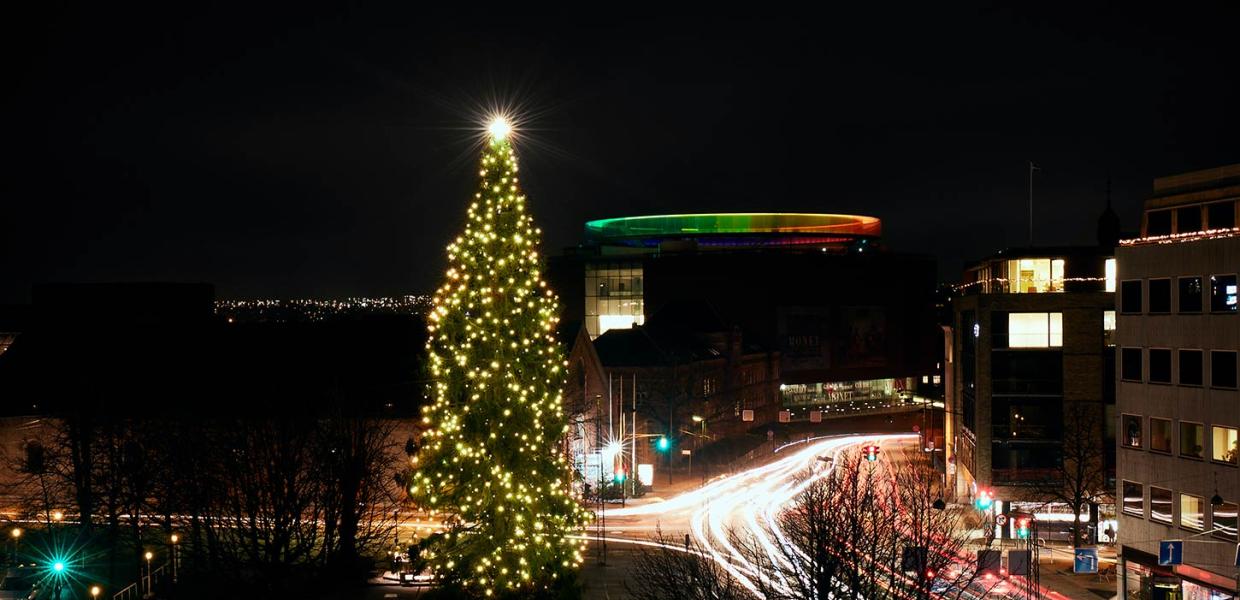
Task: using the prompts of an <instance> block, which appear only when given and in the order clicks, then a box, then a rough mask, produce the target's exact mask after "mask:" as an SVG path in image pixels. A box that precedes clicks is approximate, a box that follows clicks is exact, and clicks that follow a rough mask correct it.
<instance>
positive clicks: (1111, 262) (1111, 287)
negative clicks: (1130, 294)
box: [1106, 258, 1117, 292]
mask: <svg viewBox="0 0 1240 600" xmlns="http://www.w3.org/2000/svg"><path fill="white" fill-rule="evenodd" d="M1116 273H1117V271H1116V268H1115V259H1114V258H1108V259H1107V262H1106V277H1107V287H1106V290H1107V291H1108V292H1114V291H1115V275H1116Z"/></svg>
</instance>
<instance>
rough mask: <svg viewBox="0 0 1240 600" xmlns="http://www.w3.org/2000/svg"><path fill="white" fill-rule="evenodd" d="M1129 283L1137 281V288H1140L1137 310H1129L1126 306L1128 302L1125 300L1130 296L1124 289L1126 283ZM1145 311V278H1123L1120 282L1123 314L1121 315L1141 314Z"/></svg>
mask: <svg viewBox="0 0 1240 600" xmlns="http://www.w3.org/2000/svg"><path fill="white" fill-rule="evenodd" d="M1129 283H1136V284H1137V288H1138V290H1137V298H1138V300H1137V302H1138V306H1137V310H1128V307H1126V306H1125V304H1126V302H1125V300H1126V299H1127V298H1128V293H1127V292H1125V291H1124V287H1125V284H1129ZM1144 312H1145V280H1143V279H1123V280H1120V282H1119V314H1121V315H1139V314H1141V313H1144Z"/></svg>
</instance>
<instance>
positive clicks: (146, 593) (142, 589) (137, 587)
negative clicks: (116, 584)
mask: <svg viewBox="0 0 1240 600" xmlns="http://www.w3.org/2000/svg"><path fill="white" fill-rule="evenodd" d="M169 564H170V563H167V562H165V563H164V564H162V565H159V567H157V568H156V569H155V570H154V571H151V572H150V573H148V574H146V575H143V576H142V579H140V580H138V581H135V582H133V583H131V584H129V585H127V586H125V588H124V589H122V590H121V591H119V592H116V593H115V594H112V600H138V599H139V598H149V597H150V596H152V595H153V590H154V589H155V586H156V585H159V583H160V582H161V581H163V579H164V576H165V574H166V573H167V572H168V567H169Z"/></svg>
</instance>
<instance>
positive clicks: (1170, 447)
mask: <svg viewBox="0 0 1240 600" xmlns="http://www.w3.org/2000/svg"><path fill="white" fill-rule="evenodd" d="M1154 421H1161V422H1163V423H1166V424H1167V449H1166V450H1162V449H1160V448H1155V447H1154ZM1146 427H1147V429H1149V437H1150V443H1149V444H1148V445H1147V446H1146V447H1147V448H1148V449H1149V451H1150V452H1155V453H1158V454H1163V455H1166V456H1171V455H1172V454H1173V451H1174V449H1175V442H1176V437H1175V421H1174V420H1172V419H1170V418H1166V419H1164V418H1163V417H1150V422H1149V425H1147V426H1146Z"/></svg>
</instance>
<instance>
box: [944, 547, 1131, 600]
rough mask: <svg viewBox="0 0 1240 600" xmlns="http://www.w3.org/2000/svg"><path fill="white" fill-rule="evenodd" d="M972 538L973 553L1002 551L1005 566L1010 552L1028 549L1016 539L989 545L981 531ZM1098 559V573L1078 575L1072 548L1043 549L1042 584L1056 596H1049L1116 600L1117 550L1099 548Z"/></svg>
mask: <svg viewBox="0 0 1240 600" xmlns="http://www.w3.org/2000/svg"><path fill="white" fill-rule="evenodd" d="M968 535H969V539H970V543H969V545H968V546H967V548H968V551H969V552H970V553H973V552H976V551H977V550H981V549H983V548H987V547H989V548H990V549H992V550H1000V551H1002V552H1003V556H1004V564H1005V565H1006V562H1007V552H1008V550H1018V549H1021V548H1022V547H1023V546H1024V544H1023V542H1022V543H1021V544H1020V545H1019V546H1017V545H1014V544H1013V543H1012V540H995V542H994V543H993V544H991V545H990V546H986V544H985V543H984V540H985V538H984V537H982V530H980V529H974V530H971V531H969V533H968ZM1004 542H1006V543H1004ZM1098 559H1099V562H1100V563H1101V566H1100V569H1099V571H1100V572H1099V573H1098V574H1077V573H1074V572H1073V571H1072V565H1073V554H1072V548H1071V547H1070V546H1066V545H1063V546H1060V545H1045V546H1042V547H1040V548H1039V550H1038V583H1039V585H1041V586H1042V587H1043V588H1046V589H1047V590H1048V591H1050V592H1051V593H1052V594H1051V595H1049V597H1051V598H1069V599H1071V600H1099V599H1100V598H1101V599H1104V600H1109V599H1110V598H1114V597H1115V596H1116V594H1117V590H1118V589H1119V588H1118V584H1117V582H1116V581H1115V559H1116V555H1115V548H1113V547H1110V546H1102V545H1099V546H1098Z"/></svg>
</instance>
